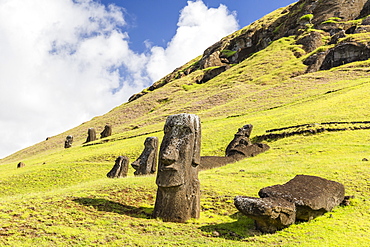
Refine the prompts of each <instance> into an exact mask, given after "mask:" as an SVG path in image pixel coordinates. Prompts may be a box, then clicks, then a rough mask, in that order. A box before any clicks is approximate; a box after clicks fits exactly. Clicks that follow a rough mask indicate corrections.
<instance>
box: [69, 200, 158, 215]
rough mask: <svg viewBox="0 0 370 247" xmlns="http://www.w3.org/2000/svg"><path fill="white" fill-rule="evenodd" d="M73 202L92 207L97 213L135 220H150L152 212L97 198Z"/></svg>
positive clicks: (144, 208)
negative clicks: (101, 212) (120, 215)
mask: <svg viewBox="0 0 370 247" xmlns="http://www.w3.org/2000/svg"><path fill="white" fill-rule="evenodd" d="M73 201H74V202H77V203H79V204H81V205H83V206H88V207H93V208H95V209H96V210H98V211H104V212H113V213H117V214H124V215H128V216H131V217H136V218H146V219H150V218H151V215H152V211H153V208H146V207H133V206H129V205H124V204H121V203H118V202H114V201H109V200H106V199H99V198H76V199H73Z"/></svg>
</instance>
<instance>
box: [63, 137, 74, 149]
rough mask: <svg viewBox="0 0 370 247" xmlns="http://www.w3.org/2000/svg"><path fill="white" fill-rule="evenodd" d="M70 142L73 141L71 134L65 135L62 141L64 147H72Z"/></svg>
mask: <svg viewBox="0 0 370 247" xmlns="http://www.w3.org/2000/svg"><path fill="white" fill-rule="evenodd" d="M72 143H73V136H71V135H68V136H67V137H66V140H65V142H64V148H70V147H72Z"/></svg>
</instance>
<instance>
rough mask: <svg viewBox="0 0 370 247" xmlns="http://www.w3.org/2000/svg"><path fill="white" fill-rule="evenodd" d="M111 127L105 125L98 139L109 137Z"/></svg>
mask: <svg viewBox="0 0 370 247" xmlns="http://www.w3.org/2000/svg"><path fill="white" fill-rule="evenodd" d="M111 135H112V127H111V126H110V125H105V127H104V130H103V132H101V133H100V139H102V138H105V137H108V136H111Z"/></svg>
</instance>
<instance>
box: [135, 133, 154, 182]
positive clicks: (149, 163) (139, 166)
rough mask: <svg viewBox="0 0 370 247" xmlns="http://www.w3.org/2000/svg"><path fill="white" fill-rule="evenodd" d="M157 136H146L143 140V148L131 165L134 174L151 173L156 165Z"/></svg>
mask: <svg viewBox="0 0 370 247" xmlns="http://www.w3.org/2000/svg"><path fill="white" fill-rule="evenodd" d="M157 152H158V138H157V137H148V138H146V139H145V142H144V150H143V152H142V153H141V155H140V156H139V158H138V159H137V160H135V161H134V162H133V163H132V164H131V166H132V167H133V168H134V169H135V172H134V174H135V175H146V174H153V173H155V171H156V166H157Z"/></svg>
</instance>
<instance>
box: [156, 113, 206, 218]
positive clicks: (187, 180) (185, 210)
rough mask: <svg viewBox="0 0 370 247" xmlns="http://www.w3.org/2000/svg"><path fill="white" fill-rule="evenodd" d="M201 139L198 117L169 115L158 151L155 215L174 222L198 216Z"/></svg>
mask: <svg viewBox="0 0 370 247" xmlns="http://www.w3.org/2000/svg"><path fill="white" fill-rule="evenodd" d="M200 142H201V127H200V120H199V117H198V116H196V115H193V114H178V115H172V116H169V117H168V118H167V120H166V123H165V126H164V137H163V141H162V143H161V147H160V152H159V163H158V173H157V179H156V184H157V185H158V190H157V198H156V201H155V206H154V211H153V217H159V218H161V219H162V220H163V221H171V222H186V221H187V220H189V219H190V218H199V213H200V183H199V180H198V166H199V164H200Z"/></svg>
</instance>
